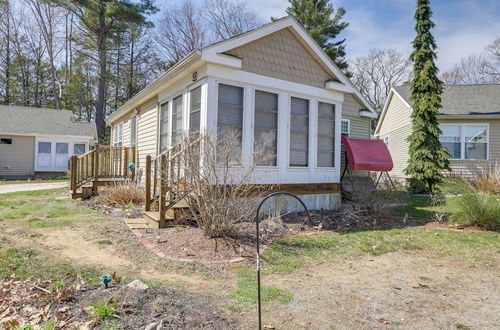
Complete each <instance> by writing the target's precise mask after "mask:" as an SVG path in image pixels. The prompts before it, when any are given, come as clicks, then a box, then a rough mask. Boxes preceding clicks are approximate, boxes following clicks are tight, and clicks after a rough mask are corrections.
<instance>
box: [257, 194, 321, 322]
mask: <svg viewBox="0 0 500 330" xmlns="http://www.w3.org/2000/svg"><path fill="white" fill-rule="evenodd" d="M277 195H286V196H290V197H293V198H295V199H296V200H297V201H299V203H300V204H302V206H303V207H304V210H305V212H306V215H307V220H308V221H309V223H310V224H312V221H311V216H310V215H309V210H308V209H307V206H306V204H304V202H303V201H302V199H300V198H299V197H298V196H297V195H295V194H292V193H291V192H288V191H277V192H273V193H271V194H269V195H267V196H266V197H265V198H264V199H263V200H262V201H261V202H260V203H259V206H258V207H257V213H256V214H255V234H256V235H255V236H256V237H257V255H256V258H255V259H256V263H257V300H258V307H259V330H261V329H262V308H261V303H262V302H261V297H260V233H259V213H260V208H261V207H262V205H263V204H264V203H265V202H266V201H267V200H268V199H269V198H271V197H274V196H277Z"/></svg>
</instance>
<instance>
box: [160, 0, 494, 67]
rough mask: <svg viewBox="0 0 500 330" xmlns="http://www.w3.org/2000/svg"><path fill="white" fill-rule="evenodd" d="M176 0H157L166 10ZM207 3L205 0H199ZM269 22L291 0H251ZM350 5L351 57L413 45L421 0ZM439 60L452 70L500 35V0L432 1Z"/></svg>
mask: <svg viewBox="0 0 500 330" xmlns="http://www.w3.org/2000/svg"><path fill="white" fill-rule="evenodd" d="M177 2H178V1H176V0H157V5H158V6H159V7H160V8H161V10H166V9H167V8H168V6H170V5H172V4H175V3H177ZM194 2H195V3H202V2H203V0H194ZM245 2H246V3H247V5H248V6H249V7H250V8H252V9H254V10H255V11H256V12H257V13H258V14H259V16H260V17H261V19H262V20H263V21H268V20H269V18H270V17H271V16H273V17H282V16H284V15H286V13H285V9H286V7H287V6H288V0H245ZM333 3H334V5H335V6H336V7H337V6H343V7H344V8H345V9H346V10H347V14H346V17H345V18H346V21H347V22H349V23H350V25H349V27H348V28H347V29H346V31H345V32H344V33H343V34H342V37H344V38H346V44H347V56H348V57H349V58H352V57H356V56H360V55H365V54H366V53H367V52H368V51H369V50H370V49H371V48H393V49H396V50H399V51H401V52H404V53H408V52H410V50H411V45H410V42H411V41H412V40H413V37H414V35H415V33H414V30H413V26H414V20H413V14H414V10H415V3H416V0H333ZM431 6H432V10H433V12H434V16H433V20H434V22H435V23H436V28H435V29H434V35H435V37H436V41H437V43H438V52H439V54H438V65H439V67H440V69H441V70H447V69H449V68H450V67H451V66H453V65H454V64H455V63H456V62H457V61H458V60H459V59H460V58H461V57H465V56H467V55H470V54H473V53H480V52H482V51H483V50H484V46H486V45H487V44H488V43H490V42H491V41H493V40H494V39H495V38H497V37H500V0H432V1H431Z"/></svg>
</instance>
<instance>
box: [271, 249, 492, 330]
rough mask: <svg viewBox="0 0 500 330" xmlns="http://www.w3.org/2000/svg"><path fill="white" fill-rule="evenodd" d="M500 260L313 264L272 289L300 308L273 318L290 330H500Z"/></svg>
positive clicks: (284, 309) (390, 257) (387, 258)
mask: <svg viewBox="0 0 500 330" xmlns="http://www.w3.org/2000/svg"><path fill="white" fill-rule="evenodd" d="M499 274H500V263H499V260H498V259H496V260H490V261H482V262H472V261H471V262H463V261H459V260H454V259H448V258H444V259H443V258H439V257H436V256H434V255H430V254H426V253H424V252H418V251H417V252H396V253H389V254H384V255H381V256H377V257H373V256H364V257H360V258H356V259H354V260H336V261H335V262H327V263H323V264H314V265H313V264H312V265H310V267H305V268H303V269H301V270H298V271H296V272H294V273H292V274H290V275H279V276H269V277H266V278H265V281H264V283H265V284H270V283H272V284H273V285H275V286H278V287H281V288H284V289H287V290H288V291H290V292H291V293H293V296H294V298H293V300H292V301H291V302H290V303H289V304H286V305H282V306H276V308H275V309H274V311H273V312H271V313H270V315H268V316H267V318H268V322H267V323H269V322H272V323H273V324H274V325H276V326H277V327H278V328H285V329H456V328H457V324H462V325H467V326H469V327H470V328H471V329H498V328H499V327H500V276H499Z"/></svg>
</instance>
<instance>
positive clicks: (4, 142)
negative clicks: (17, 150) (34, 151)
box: [0, 139, 12, 144]
mask: <svg viewBox="0 0 500 330" xmlns="http://www.w3.org/2000/svg"><path fill="white" fill-rule="evenodd" d="M0 144H12V139H0Z"/></svg>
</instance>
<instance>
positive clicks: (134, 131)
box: [130, 116, 137, 146]
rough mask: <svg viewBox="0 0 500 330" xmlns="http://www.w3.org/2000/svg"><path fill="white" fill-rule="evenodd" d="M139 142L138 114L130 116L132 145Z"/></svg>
mask: <svg viewBox="0 0 500 330" xmlns="http://www.w3.org/2000/svg"><path fill="white" fill-rule="evenodd" d="M136 142H137V116H133V117H131V118H130V145H131V146H135V145H136Z"/></svg>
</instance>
